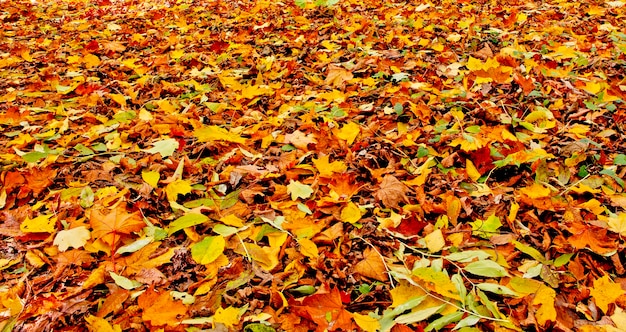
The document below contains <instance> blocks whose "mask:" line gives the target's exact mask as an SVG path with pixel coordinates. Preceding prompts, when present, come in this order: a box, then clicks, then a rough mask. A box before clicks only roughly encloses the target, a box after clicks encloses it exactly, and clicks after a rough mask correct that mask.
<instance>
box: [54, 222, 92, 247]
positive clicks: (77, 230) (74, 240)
mask: <svg viewBox="0 0 626 332" xmlns="http://www.w3.org/2000/svg"><path fill="white" fill-rule="evenodd" d="M90 238H91V232H89V230H88V229H87V227H85V226H78V227H74V228H72V229H68V230H62V231H60V232H58V233H57V235H56V236H55V238H54V242H53V243H52V244H54V245H55V246H58V247H59V251H61V252H63V251H66V250H67V249H68V248H70V247H72V248H80V247H82V246H84V245H85V243H87V240H89V239H90Z"/></svg>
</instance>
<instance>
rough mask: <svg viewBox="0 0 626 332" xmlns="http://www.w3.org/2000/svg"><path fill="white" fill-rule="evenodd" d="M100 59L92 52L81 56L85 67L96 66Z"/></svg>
mask: <svg viewBox="0 0 626 332" xmlns="http://www.w3.org/2000/svg"><path fill="white" fill-rule="evenodd" d="M101 62H102V61H100V58H98V57H97V56H95V55H93V54H87V55H85V56H84V57H83V63H84V64H85V67H87V68H93V67H98V66H99V65H100V63H101Z"/></svg>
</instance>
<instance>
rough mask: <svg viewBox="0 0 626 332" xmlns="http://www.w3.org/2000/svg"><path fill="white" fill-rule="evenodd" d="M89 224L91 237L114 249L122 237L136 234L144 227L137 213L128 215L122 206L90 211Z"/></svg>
mask: <svg viewBox="0 0 626 332" xmlns="http://www.w3.org/2000/svg"><path fill="white" fill-rule="evenodd" d="M89 222H90V224H91V228H92V229H93V231H92V232H91V237H92V238H94V239H100V240H102V241H104V242H105V243H107V244H108V245H110V246H111V247H115V245H116V244H117V243H119V242H120V240H121V239H122V237H123V236H128V235H130V234H131V233H132V232H137V231H139V230H141V229H142V228H143V227H144V226H145V225H146V223H145V222H144V221H143V219H142V218H141V217H140V216H139V214H138V213H136V212H135V213H128V211H127V210H126V208H125V207H124V206H123V204H118V205H117V206H116V207H114V208H112V209H92V210H91V214H90V216H89Z"/></svg>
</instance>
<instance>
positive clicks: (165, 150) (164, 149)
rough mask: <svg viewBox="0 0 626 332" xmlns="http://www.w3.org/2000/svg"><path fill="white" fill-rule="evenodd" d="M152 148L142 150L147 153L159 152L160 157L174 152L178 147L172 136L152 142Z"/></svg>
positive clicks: (168, 155) (165, 156)
mask: <svg viewBox="0 0 626 332" xmlns="http://www.w3.org/2000/svg"><path fill="white" fill-rule="evenodd" d="M152 145H153V146H152V148H150V149H146V150H143V151H145V152H148V153H152V154H156V153H159V154H161V157H163V158H167V157H170V156H172V155H173V154H174V151H176V149H178V146H179V143H178V141H177V140H176V139H174V138H168V139H164V140H161V141H157V142H154V143H153V144H152Z"/></svg>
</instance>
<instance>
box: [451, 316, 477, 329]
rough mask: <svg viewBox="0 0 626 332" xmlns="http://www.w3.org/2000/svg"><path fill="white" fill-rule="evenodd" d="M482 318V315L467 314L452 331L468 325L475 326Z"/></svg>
mask: <svg viewBox="0 0 626 332" xmlns="http://www.w3.org/2000/svg"><path fill="white" fill-rule="evenodd" d="M479 320H480V317H478V316H474V315H471V316H467V317H465V318H463V319H462V320H461V321H460V322H458V323H457V324H456V325H455V326H454V328H453V329H452V331H456V330H458V329H461V328H464V327H467V326H474V325H476V323H478V321H479Z"/></svg>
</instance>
